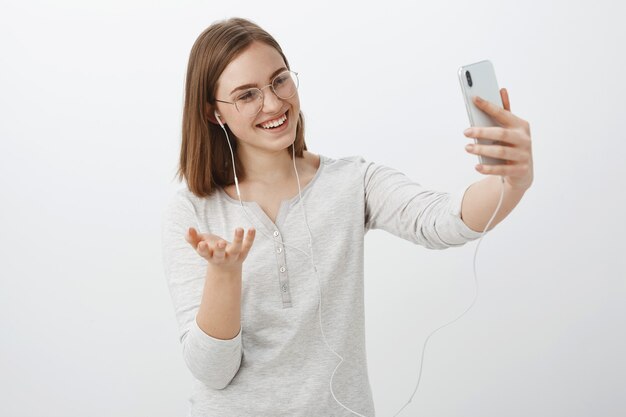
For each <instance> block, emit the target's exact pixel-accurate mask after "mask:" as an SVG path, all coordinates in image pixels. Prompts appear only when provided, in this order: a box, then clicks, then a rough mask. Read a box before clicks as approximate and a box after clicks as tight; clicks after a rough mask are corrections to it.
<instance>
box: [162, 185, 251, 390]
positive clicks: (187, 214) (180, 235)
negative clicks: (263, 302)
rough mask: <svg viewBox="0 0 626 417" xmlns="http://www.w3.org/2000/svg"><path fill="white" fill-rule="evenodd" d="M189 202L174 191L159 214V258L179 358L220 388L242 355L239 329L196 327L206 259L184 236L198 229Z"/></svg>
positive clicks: (203, 380) (228, 379) (206, 381)
mask: <svg viewBox="0 0 626 417" xmlns="http://www.w3.org/2000/svg"><path fill="white" fill-rule="evenodd" d="M197 223H198V222H197V216H196V212H195V209H194V206H193V204H192V203H191V202H190V201H189V199H188V198H186V197H185V196H184V195H182V193H180V192H178V193H177V194H176V195H175V196H174V197H173V198H172V200H171V201H170V203H169V204H168V206H167V207H166V209H165V211H164V213H163V218H162V229H161V230H162V239H161V240H162V258H163V267H164V272H165V277H166V280H167V285H168V288H169V291H170V295H171V298H172V303H173V305H174V312H175V314H176V320H177V322H178V326H179V340H180V342H181V344H182V350H183V358H184V360H185V363H186V365H187V367H188V368H189V370H190V371H191V373H192V375H193V376H194V377H195V378H196V379H198V380H200V381H201V382H203V383H204V384H205V385H206V386H207V387H209V388H213V389H223V388H225V387H226V386H227V385H228V384H229V383H230V381H231V380H232V379H233V377H234V376H235V374H236V373H237V371H238V370H239V366H240V364H241V357H242V342H241V331H240V332H239V334H238V335H237V336H235V337H234V338H233V339H229V340H222V339H216V338H213V337H211V336H209V335H207V334H206V333H204V332H203V331H202V329H200V327H198V324H197V322H196V315H197V313H198V309H199V307H200V300H201V298H202V291H203V289H204V280H205V274H206V266H207V261H206V260H205V259H203V258H202V257H201V256H199V255H198V254H197V253H196V251H195V250H194V249H193V248H192V247H191V246H190V245H189V243H187V241H186V240H185V237H184V236H185V232H186V231H187V229H188V228H189V227H192V226H193V227H195V228H196V229H197V230H200V228H199V227H198V224H197Z"/></svg>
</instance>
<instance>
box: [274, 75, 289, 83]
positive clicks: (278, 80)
mask: <svg viewBox="0 0 626 417" xmlns="http://www.w3.org/2000/svg"><path fill="white" fill-rule="evenodd" d="M287 77H289V76H288V75H281V76H278V77H276V79H275V80H274V84H275V85H281V84H283V83H284V82H285V81H287Z"/></svg>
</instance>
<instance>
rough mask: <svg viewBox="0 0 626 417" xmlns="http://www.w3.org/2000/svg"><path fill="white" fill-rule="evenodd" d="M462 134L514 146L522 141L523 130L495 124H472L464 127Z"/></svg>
mask: <svg viewBox="0 0 626 417" xmlns="http://www.w3.org/2000/svg"><path fill="white" fill-rule="evenodd" d="M463 134H464V135H465V136H467V137H468V138H475V139H491V140H497V141H499V142H503V143H510V144H511V145H514V146H515V145H518V146H521V145H522V144H523V142H524V134H523V132H521V131H519V130H516V129H511V128H503V127H497V126H493V127H492V126H485V127H483V126H473V127H470V128H468V129H466V130H465V131H464V132H463Z"/></svg>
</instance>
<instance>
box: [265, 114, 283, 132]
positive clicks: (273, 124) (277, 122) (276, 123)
mask: <svg viewBox="0 0 626 417" xmlns="http://www.w3.org/2000/svg"><path fill="white" fill-rule="evenodd" d="M285 120H287V113H285V114H283V115H282V117H281V118H279V119H276V120H274V121H271V122H267V123H263V124H262V125H261V127H262V128H263V129H270V128H272V127H276V126H280V125H282V124H283V123H285Z"/></svg>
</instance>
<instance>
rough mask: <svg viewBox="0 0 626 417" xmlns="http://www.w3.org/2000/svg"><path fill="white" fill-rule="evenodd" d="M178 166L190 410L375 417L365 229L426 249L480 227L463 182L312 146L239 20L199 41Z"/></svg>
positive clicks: (177, 259)
mask: <svg viewBox="0 0 626 417" xmlns="http://www.w3.org/2000/svg"><path fill="white" fill-rule="evenodd" d="M179 178H180V179H182V178H184V179H185V180H186V182H187V187H185V188H182V189H181V190H179V191H178V192H177V193H176V195H174V196H173V198H172V200H171V202H170V204H169V206H168V207H167V209H166V211H165V215H164V218H163V229H162V230H163V239H162V240H163V263H164V268H165V275H166V278H167V283H168V286H169V290H170V294H171V297H172V302H173V305H174V310H175V313H176V318H177V321H178V325H179V338H180V342H181V344H182V350H183V357H184V359H185V363H186V364H187V367H188V368H189V370H190V372H191V373H192V375H193V377H194V389H193V394H192V397H191V398H190V408H189V415H190V416H204V417H207V416H208V417H212V416H238V417H247V416H250V417H252V416H254V417H257V416H278V415H288V416H296V417H297V416H302V417H310V416H328V415H346V410H347V411H349V412H350V413H352V414H354V415H357V416H364V415H366V416H373V415H374V404H373V399H372V392H371V388H370V384H369V377H368V368H367V357H366V350H365V322H364V309H365V306H364V285H363V275H364V271H363V264H364V237H365V234H366V233H367V231H368V230H371V229H382V230H386V231H388V232H389V233H392V234H393V235H395V236H397V237H400V238H402V239H405V240H407V241H410V242H412V243H414V244H419V245H422V246H424V247H427V248H430V249H445V248H449V247H457V246H461V245H464V244H465V243H467V242H469V241H472V240H475V239H477V238H479V237H480V236H481V235H482V234H481V233H480V232H478V231H475V230H472V229H471V228H469V227H468V226H467V224H465V223H464V222H463V220H462V219H461V207H462V204H461V203H462V201H463V196H464V194H465V189H464V190H461V192H458V193H456V194H449V193H445V192H439V191H435V190H428V189H426V188H424V187H422V186H421V185H420V184H418V183H416V182H414V181H412V180H410V179H409V178H408V177H406V176H405V175H404V174H402V173H401V172H399V171H397V170H394V169H392V168H389V167H386V166H383V165H379V164H375V163H373V162H366V161H365V160H364V159H363V158H362V157H360V156H350V157H343V158H337V159H334V158H331V157H327V156H324V155H316V154H313V153H312V152H309V151H308V150H307V147H306V145H305V141H304V119H303V116H302V112H301V110H300V99H299V96H298V74H297V73H296V72H295V71H292V70H291V68H290V66H289V63H288V61H287V58H286V57H285V55H284V53H283V52H282V50H281V48H280V46H279V45H278V43H277V42H276V41H275V40H274V38H273V37H272V36H270V35H269V34H268V33H267V32H265V31H264V30H263V29H261V28H260V27H259V26H258V25H256V24H254V23H252V22H250V21H248V20H245V19H240V18H233V19H229V20H225V21H221V22H217V23H214V24H213V25H211V26H210V27H209V28H208V29H206V30H205V31H204V32H203V33H202V34H201V35H200V37H199V38H198V39H197V40H196V43H195V44H194V46H193V48H192V50H191V57H190V60H189V68H188V71H187V82H186V91H185V108H184V113H183V131H182V145H181V153H180V168H179ZM245 228H247V229H248V231H247V233H246V232H245V230H244V229H245ZM257 231H258V232H260V233H261V234H262V235H263V238H261V239H256V240H255V237H256V232H257ZM227 236H233V238H232V241H228V240H226V237H227Z"/></svg>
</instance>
